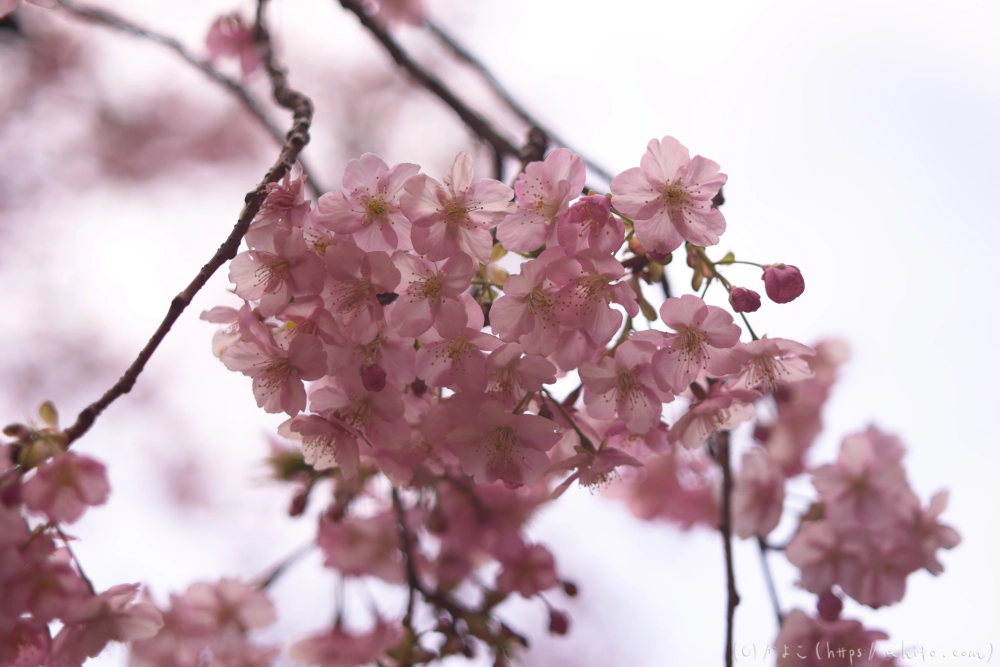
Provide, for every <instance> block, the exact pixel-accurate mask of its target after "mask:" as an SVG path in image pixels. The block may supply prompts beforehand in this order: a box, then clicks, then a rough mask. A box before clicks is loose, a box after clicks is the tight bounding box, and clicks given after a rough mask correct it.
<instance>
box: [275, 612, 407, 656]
mask: <svg viewBox="0 0 1000 667" xmlns="http://www.w3.org/2000/svg"><path fill="white" fill-rule="evenodd" d="M402 638H403V628H402V626H400V625H398V624H395V623H393V624H390V623H385V622H383V621H382V620H381V619H379V620H378V621H377V622H376V624H375V626H374V627H373V628H372V629H371V630H369V631H367V632H363V633H354V632H349V631H347V630H344V628H343V627H342V626H341V625H340V623H337V624H336V625H335V626H334V627H333V629H332V630H330V631H329V632H323V633H320V634H317V635H312V636H311V637H308V638H306V639H302V640H300V641H298V642H296V643H294V644H292V646H291V647H290V648H289V649H288V657H289V658H291V659H292V660H294V661H295V662H299V663H302V664H306V665H316V666H317V667H361V666H362V665H371V664H373V663H375V661H377V660H384V657H385V652H386V651H387V650H388V649H389V648H390V647H392V646H393V645H394V644H396V643H397V642H399V641H400V640H401V639H402Z"/></svg>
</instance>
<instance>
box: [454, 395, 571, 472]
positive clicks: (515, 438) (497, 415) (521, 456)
mask: <svg viewBox="0 0 1000 667" xmlns="http://www.w3.org/2000/svg"><path fill="white" fill-rule="evenodd" d="M470 418H471V419H472V420H474V421H473V423H467V424H464V425H460V426H459V427H458V428H456V429H454V430H452V431H451V432H450V433H449V434H448V436H447V437H446V438H445V442H446V443H447V444H448V446H450V447H451V448H452V449H453V450H454V451H455V453H456V454H457V455H458V458H459V459H460V460H461V462H462V469H463V470H464V471H465V472H466V474H469V475H472V476H473V477H474V478H475V480H476V481H477V482H479V483H480V484H483V483H487V482H493V481H496V480H503V481H504V482H507V483H510V484H531V483H533V482H534V481H535V480H537V479H539V478H540V477H541V476H542V474H543V473H544V472H545V470H546V468H548V465H549V459H548V457H547V456H546V455H545V452H546V451H548V450H549V449H551V448H552V446H553V445H555V444H556V442H557V441H558V440H559V437H560V436H559V434H558V433H556V428H555V425H554V424H553V423H552V422H551V421H549V420H548V419H545V418H543V417H538V416H535V415H524V414H521V415H513V414H511V413H509V412H506V411H505V410H504V409H503V406H502V405H501V404H500V403H498V402H497V401H488V402H486V403H484V404H483V406H482V407H481V408H480V409H479V413H478V415H464V419H465V421H466V422H468V421H469V420H470Z"/></svg>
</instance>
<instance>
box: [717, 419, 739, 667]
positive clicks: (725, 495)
mask: <svg viewBox="0 0 1000 667" xmlns="http://www.w3.org/2000/svg"><path fill="white" fill-rule="evenodd" d="M715 440H716V455H717V456H718V459H719V465H721V466H722V519H721V521H720V523H719V530H720V531H721V532H722V541H723V545H724V547H725V551H726V584H727V587H726V588H727V599H728V602H727V605H726V667H732V666H733V620H734V617H735V615H736V605H738V604H739V603H740V595H739V593H737V592H736V575H735V572H734V569H733V508H732V494H733V471H732V468H731V467H730V463H729V431H721V432H720V433H719V434H718V435H717V436H716V438H715Z"/></svg>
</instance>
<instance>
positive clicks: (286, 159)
mask: <svg viewBox="0 0 1000 667" xmlns="http://www.w3.org/2000/svg"><path fill="white" fill-rule="evenodd" d="M60 1H61V2H62V4H63V6H64V7H65V6H67V0H60ZM99 15H101V14H100V13H99ZM95 20H98V21H101V19H95ZM260 34H261V35H262V37H261V39H262V40H264V41H267V31H266V29H264V30H263V31H262V32H261V33H260ZM264 55H265V66H266V68H267V71H268V75H269V76H270V77H271V88H272V94H273V95H274V99H275V100H276V101H277V102H278V104H280V105H281V106H283V107H284V108H286V109H288V110H290V111H291V112H292V125H291V129H289V131H288V134H287V135H285V139H284V142H283V143H282V146H281V152H280V153H279V154H278V158H277V160H275V162H274V164H272V165H271V168H270V169H268V170H267V173H266V174H265V175H264V178H263V180H261V182H260V183H258V184H257V187H255V188H254V189H253V190H251V191H250V192H248V193H247V195H246V197H245V198H244V205H243V210H242V211H241V212H240V215H239V217H238V218H237V220H236V225H235V226H234V227H233V229H232V231H231V232H230V233H229V236H228V237H227V238H226V240H225V241H223V242H222V245H220V246H219V249H218V250H216V251H215V254H214V255H212V257H211V258H210V259H209V260H208V262H207V263H206V264H205V265H204V266H203V267H202V268H201V270H200V271H199V272H198V274H197V275H196V276H195V277H194V279H193V280H191V282H190V283H188V286H187V287H185V288H184V289H183V290H182V291H181V292H180V293H179V294H178V295H177V296H175V297H174V298H173V299H172V300H171V302H170V307H169V308H168V309H167V314H166V315H165V316H164V317H163V321H162V322H160V326H158V327H157V328H156V331H154V332H153V335H152V337H150V339H149V341H148V342H147V343H146V345H145V346H144V347H143V348H142V350H141V351H140V352H139V354H138V356H137V357H136V358H135V361H133V362H132V365H130V366H129V367H128V369H127V370H126V371H125V373H124V375H122V376H121V378H120V379H119V380H118V382H116V383H115V384H114V385H113V386H112V387H111V388H110V389H108V391H106V392H105V393H104V395H103V396H101V397H100V398H99V399H97V400H96V401H94V402H93V403H91V404H90V405H88V406H87V407H86V408H84V409H83V410H82V411H81V412H80V414H79V415H77V418H76V422H74V423H73V424H72V425H71V426H69V427H67V428H66V430H65V431H63V433H64V435H65V436H66V445H67V447H68V446H69V445H71V444H72V443H73V442H74V441H76V440H78V439H80V438H81V437H82V436H83V435H84V434H85V433H86V432H87V431H89V430H90V427H91V426H93V425H94V422H95V421H96V420H97V418H98V417H99V416H100V415H101V413H102V412H104V410H106V409H107V407H108V406H109V405H111V404H112V403H114V402H115V401H116V400H117V399H119V398H121V397H122V396H124V395H125V394H127V393H129V392H130V391H131V390H132V387H133V386H134V385H135V382H136V380H137V379H138V378H139V375H140V374H141V373H142V371H143V369H144V368H145V367H146V363H147V362H148V361H149V359H150V357H152V356H153V353H154V352H155V351H156V349H157V348H158V347H159V346H160V343H162V342H163V339H164V338H165V337H166V335H167V334H168V333H169V332H170V328H171V327H172V326H173V325H174V322H176V321H177V319H178V318H179V317H180V316H181V313H183V312H184V309H185V308H187V307H188V306H189V305H190V304H191V301H192V299H194V296H195V294H197V293H198V291H199V290H200V289H201V288H202V287H204V286H205V283H207V282H208V279H209V278H211V277H212V275H213V274H214V273H215V272H216V271H217V270H218V269H219V267H221V266H222V265H223V264H225V263H226V262H228V261H229V260H231V259H233V258H234V257H236V253H237V252H239V248H240V243H241V242H242V240H243V235H244V234H246V232H247V229H248V228H249V227H250V223H251V222H252V221H253V219H254V217H255V216H256V215H257V213H258V211H260V207H261V205H262V204H263V203H264V199H265V198H266V197H267V186H268V185H269V184H271V183H276V182H278V181H280V180H281V179H282V178H284V176H285V174H287V173H288V172H289V170H291V168H292V165H293V164H294V163H295V161H296V160H297V159H298V157H299V153H301V152H302V149H303V147H305V145H306V144H307V143H309V128H310V127H311V125H312V117H313V104H312V101H311V100H310V99H309V98H308V97H306V96H305V95H304V94H302V93H300V92H298V91H296V90H293V89H292V88H291V87H289V85H288V80H287V76H286V74H285V72H284V71H283V70H282V69H281V68H280V67H278V66H277V65H276V64H275V62H274V57H273V53H272V52H271V48H270V44H269V43H267V44H266V52H265V53H264Z"/></svg>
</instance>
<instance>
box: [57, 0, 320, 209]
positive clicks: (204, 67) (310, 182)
mask: <svg viewBox="0 0 1000 667" xmlns="http://www.w3.org/2000/svg"><path fill="white" fill-rule="evenodd" d="M58 2H59V4H60V5H61V6H62V8H63V9H65V10H66V11H67V12H69V13H70V14H72V15H74V16H76V17H77V18H80V19H83V20H85V21H89V22H91V23H97V24H99V25H103V26H105V27H107V28H111V29H113V30H117V31H119V32H123V33H126V34H129V35H132V36H133V37H139V38H141V39H147V40H149V41H151V42H154V43H156V44H160V45H162V46H165V47H167V48H168V49H170V50H171V51H173V52H174V53H176V54H177V55H179V56H180V57H181V58H183V59H184V60H185V61H187V62H188V63H190V64H191V65H193V66H194V67H196V68H197V69H199V70H201V71H202V72H204V73H205V75H206V76H208V78H210V79H212V80H213V81H215V82H216V83H218V84H220V85H221V86H222V87H223V88H225V89H226V90H228V91H229V92H230V93H232V94H233V95H234V96H236V98H237V99H238V100H239V101H240V103H242V104H243V106H244V107H246V109H247V111H249V112H250V115H252V116H253V117H254V118H256V119H257V121H258V122H259V123H260V124H261V126H263V127H264V129H265V130H267V132H268V134H270V135H271V137H273V138H274V140H275V141H276V142H277V143H278V145H282V144H283V143H284V141H285V137H284V134H283V133H282V131H281V129H280V128H279V127H278V126H277V125H275V124H274V123H273V122H272V121H271V119H269V118H268V117H267V113H265V111H264V109H263V107H261V105H260V103H259V102H258V101H257V100H256V99H254V98H253V96H251V95H250V93H249V91H247V89H246V88H244V87H243V86H242V85H240V84H239V83H238V82H237V81H235V80H234V79H232V78H231V77H228V76H226V75H225V74H223V73H222V72H220V71H219V70H217V69H216V68H214V67H212V65H210V64H209V63H208V62H206V61H204V60H202V59H201V58H198V57H197V56H196V55H194V54H193V53H191V52H190V51H189V50H188V49H187V48H186V47H185V46H184V45H183V44H181V43H180V42H179V41H178V40H176V39H174V38H173V37H169V36H167V35H164V34H162V33H158V32H155V31H153V30H149V29H146V28H142V27H140V26H138V25H136V24H135V23H133V22H131V21H128V20H126V19H124V18H122V17H121V16H118V15H117V14H113V13H112V12H109V11H107V10H106V9H100V8H97V7H88V6H85V5H79V4H77V3H76V2H73V1H72V0H58ZM299 164H300V165H301V166H302V173H303V174H305V175H306V177H307V178H306V185H307V186H308V187H309V188H311V189H312V191H313V193H314V194H315V195H316V196H317V197H318V196H319V195H320V194H322V193H323V192H324V190H323V189H322V188H321V187H320V186H319V184H318V183H317V182H316V178H315V176H314V172H313V171H312V170H311V169H310V168H309V167H308V166H307V165H306V163H305V161H304V160H303V159H302V158H301V157H300V158H299Z"/></svg>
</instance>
